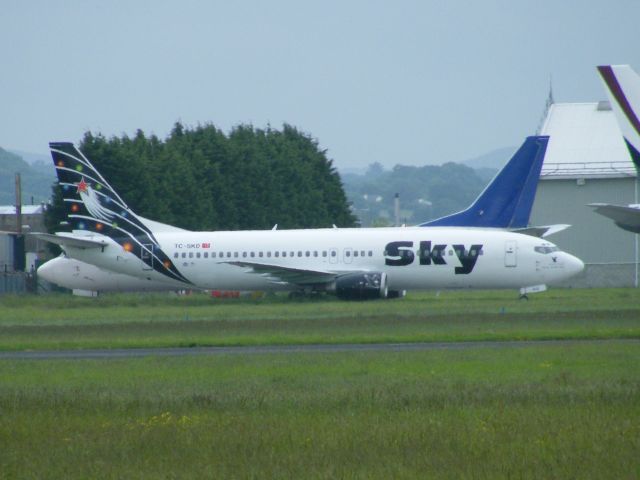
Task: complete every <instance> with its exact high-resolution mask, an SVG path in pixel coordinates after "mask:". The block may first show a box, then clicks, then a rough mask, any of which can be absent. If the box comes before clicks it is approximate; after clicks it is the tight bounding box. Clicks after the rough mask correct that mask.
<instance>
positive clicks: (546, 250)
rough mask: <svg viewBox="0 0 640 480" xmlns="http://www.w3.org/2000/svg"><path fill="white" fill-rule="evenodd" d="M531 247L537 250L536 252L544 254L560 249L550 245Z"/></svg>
mask: <svg viewBox="0 0 640 480" xmlns="http://www.w3.org/2000/svg"><path fill="white" fill-rule="evenodd" d="M533 249H534V250H535V251H536V252H538V253H542V254H544V255H546V254H547V253H552V252H557V251H559V250H560V249H559V248H558V247H556V246H553V247H550V246H546V245H545V246H540V247H533Z"/></svg>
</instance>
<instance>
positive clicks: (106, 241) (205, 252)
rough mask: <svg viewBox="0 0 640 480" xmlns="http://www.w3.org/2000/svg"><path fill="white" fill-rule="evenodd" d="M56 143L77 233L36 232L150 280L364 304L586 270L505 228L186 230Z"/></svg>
mask: <svg viewBox="0 0 640 480" xmlns="http://www.w3.org/2000/svg"><path fill="white" fill-rule="evenodd" d="M50 148H51V152H52V157H53V160H54V165H55V168H56V173H57V175H58V180H59V183H60V185H61V187H62V190H63V198H64V202H65V204H66V205H67V207H68V211H67V219H68V221H69V223H70V224H71V225H72V227H73V231H72V232H71V233H69V232H58V233H56V234H46V233H39V234H33V235H36V236H37V237H38V238H41V239H43V240H46V241H50V242H53V243H56V244H58V245H60V246H61V247H62V248H63V249H64V251H65V253H66V255H67V257H69V258H71V259H75V260H78V261H81V262H85V263H88V264H90V265H93V266H95V267H98V268H99V269H104V270H107V271H110V272H114V273H117V274H122V275H128V276H131V277H135V278H137V279H141V280H144V281H148V282H150V284H149V285H153V284H155V283H157V282H160V283H162V284H163V285H166V286H167V289H205V290H243V291H251V290H260V291H289V292H329V293H333V294H335V295H336V296H337V297H338V298H341V299H356V300H361V299H369V298H395V297H397V296H399V295H400V293H401V292H402V291H404V290H414V289H415V290H424V289H442V288H520V289H523V288H524V289H530V291H534V290H535V289H539V287H541V286H542V285H547V284H550V285H553V284H556V283H558V282H561V281H563V280H566V279H567V278H570V277H571V276H573V275H575V274H577V273H579V272H580V271H582V270H583V268H584V264H583V263H582V261H581V260H580V259H578V258H576V257H574V256H572V255H570V254H568V253H566V252H562V251H560V249H558V247H557V246H555V245H553V244H552V243H550V242H548V241H546V240H543V239H540V238H537V237H533V236H529V235H524V234H522V233H515V232H510V231H507V230H503V229H497V228H478V227H473V228H467V227H457V226H454V227H442V226H437V227H431V226H428V227H422V226H417V227H392V228H344V229H343V228H325V229H301V230H265V231H214V232H192V231H185V230H182V229H178V228H176V227H172V226H169V225H164V224H161V223H159V222H155V221H152V220H149V219H145V218H143V217H141V216H138V215H136V214H135V213H134V212H133V211H132V210H131V209H129V207H128V206H127V205H126V203H125V202H124V201H123V200H122V199H121V198H120V196H119V195H118V194H117V193H116V192H115V191H114V190H113V189H112V188H111V186H110V185H109V183H108V182H107V181H106V180H105V179H104V178H103V177H102V176H101V175H100V173H99V172H98V171H97V170H96V169H95V168H94V167H93V165H92V164H91V163H90V161H89V160H88V159H87V158H86V157H85V156H84V155H83V154H82V152H80V150H78V149H77V148H76V147H75V146H74V145H73V144H72V143H67V142H55V143H51V144H50ZM44 266H46V264H45V265H44ZM44 266H43V267H44ZM43 267H40V268H42V269H43ZM44 272H45V271H44V269H43V272H40V271H39V273H40V274H42V273H44ZM43 276H44V275H43Z"/></svg>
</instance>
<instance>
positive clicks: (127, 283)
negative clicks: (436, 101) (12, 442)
mask: <svg viewBox="0 0 640 480" xmlns="http://www.w3.org/2000/svg"><path fill="white" fill-rule="evenodd" d="M548 142H549V137H547V136H532V137H528V138H527V139H526V140H525V141H524V143H523V144H522V146H521V147H520V148H519V149H518V150H517V151H516V153H515V154H514V155H513V156H512V157H511V159H510V160H509V161H508V162H507V163H506V164H505V165H504V166H503V168H502V169H501V170H500V171H499V172H498V173H497V174H496V175H495V177H494V178H493V180H492V181H491V182H490V183H489V184H488V185H487V187H486V188H485V189H484V190H483V191H482V193H481V194H480V195H479V196H478V198H477V199H476V200H475V201H474V202H473V203H472V204H471V205H470V206H469V207H468V208H467V209H465V210H463V211H461V212H458V213H454V214H451V215H448V216H445V217H442V218H439V219H436V220H432V221H429V222H425V223H422V224H421V225H420V226H436V225H438V226H460V227H492V228H510V229H513V230H514V231H518V232H520V233H527V234H532V235H537V236H546V235H547V234H550V233H554V232H555V231H557V228H558V227H561V226H555V228H554V229H552V228H550V227H528V222H529V217H530V215H531V209H532V207H533V201H534V199H535V193H536V188H537V185H538V179H539V177H540V170H541V168H542V163H543V161H544V155H545V152H546V148H547V144H548ZM38 275H39V276H40V277H42V278H44V279H45V280H47V281H49V282H51V283H55V284H56V285H59V286H61V287H64V288H68V289H71V290H73V291H74V293H81V292H82V291H84V290H88V291H94V292H98V291H99V292H122V291H162V290H174V289H175V287H174V286H173V285H168V284H166V283H165V282H162V281H160V282H158V281H153V280H145V279H140V278H138V277H132V276H129V275H124V274H121V273H115V272H111V271H109V270H104V269H101V268H98V267H96V266H95V265H91V264H88V263H85V262H82V261H80V260H77V259H73V258H69V257H67V256H66V254H64V253H62V254H61V255H60V256H59V257H57V258H54V259H52V260H49V261H48V262H46V263H45V264H44V265H42V266H41V267H40V268H39V269H38Z"/></svg>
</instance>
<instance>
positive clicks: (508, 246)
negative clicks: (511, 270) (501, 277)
mask: <svg viewBox="0 0 640 480" xmlns="http://www.w3.org/2000/svg"><path fill="white" fill-rule="evenodd" d="M504 266H505V267H516V266H518V242H516V241H515V240H507V241H506V242H505V243H504Z"/></svg>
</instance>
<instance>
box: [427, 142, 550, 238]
mask: <svg viewBox="0 0 640 480" xmlns="http://www.w3.org/2000/svg"><path fill="white" fill-rule="evenodd" d="M548 142H549V137H542V136H537V137H527V139H526V140H525V141H524V143H523V144H522V146H521V147H520V148H519V149H518V151H517V152H516V153H515V154H514V155H513V157H511V160H509V162H507V164H506V165H505V166H504V167H502V170H500V171H499V172H498V174H497V175H496V176H495V177H494V179H493V180H492V181H491V183H489V185H487V187H486V188H485V189H484V190H483V191H482V193H481V194H480V196H479V197H478V198H476V200H475V201H474V202H473V203H472V204H471V205H470V206H469V207H468V208H467V209H466V210H463V211H461V212H458V213H454V214H452V215H447V216H446V217H441V218H438V219H436V220H432V221H430V222H425V223H422V224H420V226H421V227H435V226H442V227H493V228H523V227H526V226H527V225H528V223H529V216H530V215H531V208H532V207H533V201H534V199H535V196H536V189H537V187H538V180H539V178H540V170H541V169H542V162H543V160H544V154H545V152H546V150H547V144H548Z"/></svg>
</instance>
